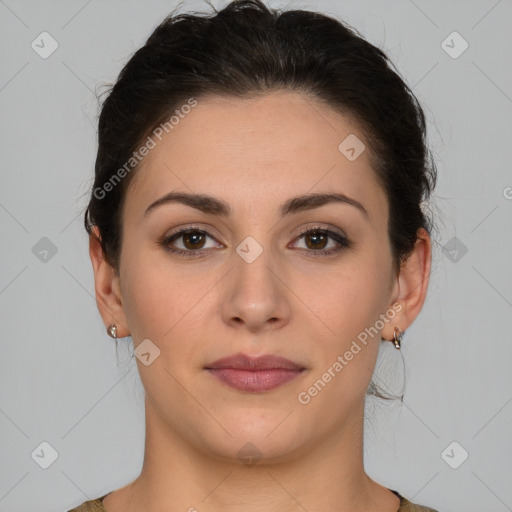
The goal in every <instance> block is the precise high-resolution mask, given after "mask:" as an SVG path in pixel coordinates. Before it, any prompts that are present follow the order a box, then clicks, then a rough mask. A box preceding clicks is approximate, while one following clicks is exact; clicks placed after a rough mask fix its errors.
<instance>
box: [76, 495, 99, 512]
mask: <svg viewBox="0 0 512 512" xmlns="http://www.w3.org/2000/svg"><path fill="white" fill-rule="evenodd" d="M105 496H106V494H105V495H103V496H100V497H99V498H96V499H94V500H89V501H85V502H84V503H82V504H81V505H79V506H78V507H76V508H72V509H71V510H68V512H106V511H105V507H104V506H103V498H104V497H105Z"/></svg>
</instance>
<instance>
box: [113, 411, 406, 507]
mask: <svg viewBox="0 0 512 512" xmlns="http://www.w3.org/2000/svg"><path fill="white" fill-rule="evenodd" d="M363 416H364V405H363V406H362V407H361V408H360V409H359V410H357V411H355V414H353V415H352V416H351V417H350V418H348V419H347V421H346V423H345V424H344V425H343V428H338V429H337V431H336V432H331V433H329V435H326V436H323V439H322V440H321V442H318V441H317V442H316V444H315V445H314V446H313V445H310V446H306V445H302V446H301V448H300V449H298V450H296V452H295V453H291V454H286V455H282V456H280V457H274V458H268V457H264V456H262V458H261V459H259V460H257V462H255V463H253V464H250V465H246V464H244V463H243V462H241V461H239V460H235V461H234V460H233V458H229V457H220V456H212V455H211V451H209V450H207V449H205V448H206V447H204V446H203V447H201V446H200V445H196V446H192V445H191V444H190V443H187V442H185V441H184V440H183V438H182V437H180V436H179V435H178V434H177V433H176V432H174V431H171V430H169V428H168V426H167V425H166V424H165V423H163V422H162V421H160V419H159V417H158V415H157V414H156V412H155V410H154V409H153V408H152V407H151V405H150V404H149V403H148V401H146V443H145V453H144V464H143V468H142V471H141V474H140V476H139V477H138V478H137V479H136V480H135V481H134V482H132V483H131V484H130V485H129V486H127V487H126V488H124V489H123V490H124V498H125V499H124V504H123V505H122V506H119V510H121V509H124V510H127V511H128V510H129V511H130V512H131V511H133V512H138V511H140V510H147V511H153V510H169V511H174V510H183V511H188V512H196V511H197V512H201V511H202V510H209V511H211V512H220V511H222V512H235V511H239V510H244V512H273V511H279V512H296V511H297V510H299V509H302V510H335V511H336V512H349V511H350V512H359V511H361V512H362V511H363V510H364V511H365V512H372V511H375V512H377V511H378V512H382V511H385V512H388V511H389V512H396V511H397V510H398V508H399V499H398V497H397V496H395V495H394V494H392V493H391V492H390V491H389V490H388V489H386V488H385V487H383V486H381V485H379V484H377V483H376V482H374V481H373V480H372V479H370V478H369V477H368V475H366V473H365V471H364V467H363V435H362V434H363ZM123 490H122V491H123ZM116 492H119V491H116ZM112 498H113V496H112ZM120 503H121V500H120V499H119V497H118V499H117V504H120ZM104 504H105V507H106V508H107V509H108V512H116V511H117V506H116V507H113V506H112V505H114V504H116V500H115V499H109V498H107V499H105V501H104ZM109 504H110V505H111V506H109Z"/></svg>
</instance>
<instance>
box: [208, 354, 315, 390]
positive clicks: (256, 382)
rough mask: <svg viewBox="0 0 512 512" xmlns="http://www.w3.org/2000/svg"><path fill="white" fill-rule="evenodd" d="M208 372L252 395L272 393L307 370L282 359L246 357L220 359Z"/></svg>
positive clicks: (209, 366) (238, 355) (209, 365)
mask: <svg viewBox="0 0 512 512" xmlns="http://www.w3.org/2000/svg"><path fill="white" fill-rule="evenodd" d="M205 370H208V372H209V373H210V374H211V375H213V376H214V377H216V378H217V379H219V380H220V381H221V382H223V383H224V384H226V385H228V386H230V387H232V388H235V389H238V390H239V391H246V392H251V393H257V392H263V391H270V390H272V389H276V388H278V387H280V386H282V385H284V384H286V383H287V382H290V381H291V380H293V379H295V378H297V377H298V376H299V375H301V374H302V373H303V372H304V371H305V370H306V368H305V367H303V366H302V365H300V364H298V363H294V362H293V361H290V360H289V359H285V358H283V357H278V356H273V355H265V356H260V357H256V358H254V357H250V356H247V355H245V354H236V355H234V356H230V357H225V358H222V359H218V360H217V361H215V362H213V363H211V364H208V365H207V366H205Z"/></svg>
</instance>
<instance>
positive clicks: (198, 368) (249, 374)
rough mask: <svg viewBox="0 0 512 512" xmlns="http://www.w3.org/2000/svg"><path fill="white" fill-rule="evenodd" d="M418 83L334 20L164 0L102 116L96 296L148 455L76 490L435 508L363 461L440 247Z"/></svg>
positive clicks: (136, 507)
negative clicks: (374, 416)
mask: <svg viewBox="0 0 512 512" xmlns="http://www.w3.org/2000/svg"><path fill="white" fill-rule="evenodd" d="M425 132H426V129H425V119H424V114H423V111H422V109H421V107H420V105H419V104H418V102H417V100H416V98H415V97H414V95H413V94H412V92H411V91H410V89H409V88H408V87H407V85H406V84H405V83H404V82H403V81H402V79H401V78H400V77H399V76H398V75H397V74H396V73H395V72H394V71H393V70H392V69H391V67H390V65H389V62H388V60H387V57H386V56H385V54H384V53H383V52H382V51H381V50H379V49H377V48H376V47H374V46H372V45H371V44H370V43H368V42H367V41H365V40H364V39H362V38H361V37H360V36H358V35H357V33H356V31H354V30H353V29H350V28H348V27H346V26H345V25H344V24H342V23H340V22H339V21H337V20H334V19H332V18H329V17H326V16H324V15H321V14H318V13H313V12H306V11H284V12H281V13H279V12H277V11H272V10H269V9H268V8H267V7H266V6H265V5H263V4H262V3H261V2H260V1H259V0H242V1H235V2H232V3H231V4H229V5H228V6H227V7H226V8H224V9H223V10H221V11H219V12H216V14H215V15H211V16H207V15H190V14H189V15H180V16H172V15H171V16H169V17H168V18H167V19H166V20H165V21H164V22H163V23H162V24H161V25H160V26H159V27H158V28H157V29H156V30H155V31H154V32H153V34H152V35H151V36H150V38H149V39H148V41H147V42H146V44H145V45H144V46H143V47H142V48H140V49H139V50H138V51H137V52H136V53H135V55H134V56H133V57H132V58H131V59H130V61H129V62H128V63H127V64H126V66H125V67H124V69H123V70H122V72H121V74H120V76H119V78H118V80H117V83H116V84H115V85H114V87H113V89H112V90H111V92H110V94H109V96H108V98H107V99H106V101H105V102H104V104H103V108H102V112H101V116H100V120H99V149H98V155H97V161H96V176H95V183H94V186H93V190H92V193H91V198H90V203H89V206H88V208H87V211H86V214H85V225H86V229H87V230H88V232H89V234H90V256H91V260H92V264H93V268H94V275H95V287H96V297H97V303H98V308H99V311H100V313H101V316H102V318H103V321H104V323H105V326H106V328H107V332H108V334H109V335H110V336H112V337H113V338H120V337H126V336H131V338H132V340H133V345H134V354H135V355H136V357H137V365H138V369H139V373H140V376H141V380H142V383H143V386H144V390H145V395H146V396H145V413H146V442H145V455H144V464H143V468H142V471H141V474H140V476H139V477H138V478H137V479H136V480H134V481H133V482H131V483H129V484H128V485H126V486H125V487H122V488H121V489H117V490H114V491H113V492H110V493H109V494H107V495H104V496H101V497H99V498H97V499H95V500H91V501H88V502H86V503H84V504H82V505H81V506H79V507H78V508H75V509H73V510H74V511H75V512H77V511H80V512H83V511H89V510H96V511H106V512H121V511H122V512H142V511H144V512H153V511H155V512H156V511H162V510H166V511H175V510H176V511H179V510H184V511H190V512H191V511H196V510H197V511H199V512H200V511H202V510H204V511H206V510H208V511H211V512H218V511H223V512H229V511H234V510H236V511H243V512H253V511H263V510H265V511H269V510H280V511H296V510H307V511H309V512H313V511H326V510H328V511H336V512H348V511H350V512H362V511H365V512H397V511H401V512H404V511H423V512H424V511H429V510H430V511H431V510H432V509H430V508H427V507H425V506H421V505H418V504H413V503H411V502H410V501H409V500H407V499H406V498H405V497H404V496H402V495H401V494H400V493H399V492H398V491H396V490H394V489H389V488H387V487H384V486H382V485H381V484H379V483H377V482H376V481H374V480H372V479H371V478H370V477H369V476H368V475H367V474H366V473H365V469H364V465H363V420H364V403H365V398H366V396H367V394H368V390H369V389H370V391H371V390H373V387H372V386H373V384H371V382H370V381H371V378H372V373H373V370H374V368H375V363H376V359H377V355H378V350H379V345H380V343H381V341H382V340H389V341H391V342H392V343H394V346H395V347H396V348H400V342H401V339H402V335H403V332H404V331H405V330H406V329H407V328H408V327H409V326H410V325H411V324H412V322H413V321H414V319H415V318H416V317H417V315H418V314H419V312H420V310H421V308H422V306H423V303H424V301H425V296H426V293H427V286H428V280H429V273H430V262H431V241H430V232H431V221H430V220H429V219H428V218H426V216H425V214H424V211H423V209H422V205H423V203H424V201H426V199H428V197H429V194H430V192H431V190H432V188H433V187H434V185H435V178H436V171H435V165H434V164H433V163H432V162H431V158H430V156H429V155H430V152H429V150H428V148H427V147H426V145H425Z"/></svg>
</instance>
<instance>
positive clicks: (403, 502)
mask: <svg viewBox="0 0 512 512" xmlns="http://www.w3.org/2000/svg"><path fill="white" fill-rule="evenodd" d="M397 512H438V511H437V510H435V509H433V508H430V507H426V506H425V505H418V504H417V503H412V502H410V501H409V500H408V499H406V498H404V497H403V496H401V497H400V508H399V509H398V511H397Z"/></svg>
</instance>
